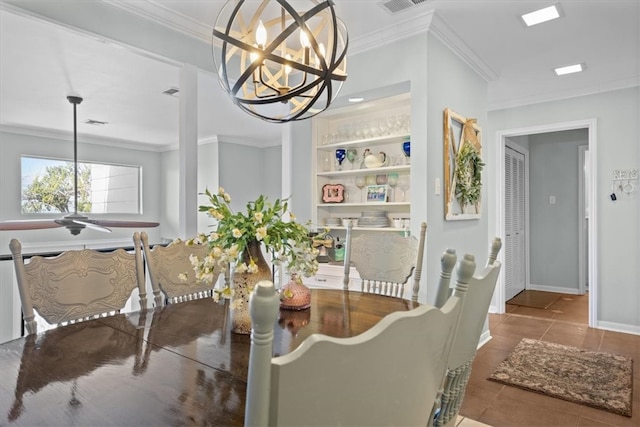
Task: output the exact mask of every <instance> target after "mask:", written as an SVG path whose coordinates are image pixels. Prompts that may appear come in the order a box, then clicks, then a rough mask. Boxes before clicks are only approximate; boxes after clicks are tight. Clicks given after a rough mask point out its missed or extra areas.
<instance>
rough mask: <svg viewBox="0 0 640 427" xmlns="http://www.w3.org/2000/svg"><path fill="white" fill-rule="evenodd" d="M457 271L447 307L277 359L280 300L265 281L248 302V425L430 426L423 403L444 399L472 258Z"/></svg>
mask: <svg viewBox="0 0 640 427" xmlns="http://www.w3.org/2000/svg"><path fill="white" fill-rule="evenodd" d="M460 265H461V267H460V268H459V273H460V274H459V282H458V285H457V287H456V291H455V293H454V294H453V295H452V296H451V298H450V299H449V301H448V302H447V303H446V304H445V306H444V307H443V308H442V309H439V308H436V307H432V306H428V305H422V306H419V307H417V308H415V309H413V310H410V311H405V312H394V313H392V314H389V315H387V316H386V317H384V318H383V319H382V320H381V321H380V322H379V323H377V324H376V325H375V326H374V327H373V328H371V329H370V330H368V331H366V332H364V333H363V334H360V335H358V336H355V337H350V338H333V337H328V336H326V335H322V334H314V335H311V336H310V337H308V338H307V339H306V340H305V341H304V342H303V343H302V344H300V346H299V347H298V348H296V349H295V350H294V351H293V352H291V353H289V354H287V355H284V356H280V357H274V358H272V342H273V335H274V325H275V321H276V318H277V316H278V307H279V300H278V296H277V294H276V291H275V288H274V286H273V284H272V283H270V282H260V283H259V284H258V286H256V289H255V290H254V293H253V295H252V297H251V303H250V311H251V316H252V324H253V331H252V340H251V353H250V358H249V375H248V381H247V403H246V410H245V425H246V426H249V425H270V426H278V425H300V424H304V425H310V426H328V425H367V426H373V425H383V426H387V425H423V426H429V425H431V424H432V423H431V420H432V419H433V414H432V408H431V407H430V406H429V405H425V404H424V403H425V401H428V402H430V401H434V400H436V399H437V398H438V396H439V392H440V390H441V387H442V382H443V380H444V375H445V373H446V366H447V361H448V359H449V357H450V352H451V348H452V342H453V339H454V337H455V334H456V329H457V325H458V320H459V316H460V313H461V311H462V307H463V303H464V300H465V298H466V297H465V293H466V289H467V286H468V285H467V283H465V281H468V280H469V279H470V278H471V275H472V274H473V272H474V270H475V264H474V263H473V261H470V260H469V259H465V260H464V262H462V263H461V264H460ZM373 354H375V357H371V355H373ZM399 354H401V355H402V357H401V360H399V359H398V355H399ZM381 367H383V368H381ZM354 396H360V398H357V399H355V398H354Z"/></svg>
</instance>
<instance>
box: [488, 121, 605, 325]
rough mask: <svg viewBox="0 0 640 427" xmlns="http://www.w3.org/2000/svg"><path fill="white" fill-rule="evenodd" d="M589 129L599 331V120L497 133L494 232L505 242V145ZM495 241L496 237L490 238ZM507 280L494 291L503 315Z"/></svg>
mask: <svg viewBox="0 0 640 427" xmlns="http://www.w3.org/2000/svg"><path fill="white" fill-rule="evenodd" d="M584 128H587V129H588V134H589V138H588V140H589V152H590V153H591V154H590V164H589V170H590V176H589V189H590V193H589V198H590V200H593V201H594V203H592V205H591V206H590V212H589V218H590V221H589V232H588V234H589V237H588V239H589V326H590V327H592V328H595V327H597V324H598V312H597V307H598V235H597V224H598V205H597V203H596V200H597V198H596V194H595V191H596V188H597V186H596V183H597V178H598V168H597V160H598V141H597V120H596V119H595V118H593V119H585V120H576V121H572V122H561V123H551V124H546V125H538V126H531V127H525V128H518V129H506V130H501V131H498V132H496V142H497V144H496V157H495V159H494V162H495V163H494V164H495V165H496V180H497V182H496V199H495V200H496V205H495V212H496V214H495V229H496V234H497V235H498V237H500V238H502V239H503V240H504V238H505V231H504V195H505V187H504V156H505V141H506V139H507V138H508V137H512V136H522V135H532V134H538V133H546V132H557V131H563V130H573V129H584ZM491 237H493V236H491ZM498 258H499V259H500V261H501V262H502V263H503V264H504V253H503V252H500V253H499V254H498ZM504 286H505V284H504V278H503V276H502V275H500V276H499V277H498V283H497V284H496V291H495V298H494V300H495V304H494V305H492V306H491V308H492V310H493V311H492V312H495V313H499V314H502V313H504V312H505V289H504Z"/></svg>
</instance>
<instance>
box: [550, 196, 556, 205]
mask: <svg viewBox="0 0 640 427" xmlns="http://www.w3.org/2000/svg"><path fill="white" fill-rule="evenodd" d="M549 204H550V205H555V204H556V196H549Z"/></svg>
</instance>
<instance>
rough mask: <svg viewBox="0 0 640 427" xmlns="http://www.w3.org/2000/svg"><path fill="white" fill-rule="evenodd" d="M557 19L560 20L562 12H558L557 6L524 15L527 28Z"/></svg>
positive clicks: (523, 18)
mask: <svg viewBox="0 0 640 427" xmlns="http://www.w3.org/2000/svg"><path fill="white" fill-rule="evenodd" d="M556 18H560V12H558V8H557V7H556V6H555V5H553V6H549V7H545V8H544V9H539V10H536V11H533V12H531V13H526V14H524V15H522V20H523V21H524V23H525V24H526V25H527V27H530V26H532V25H536V24H541V23H543V22H547V21H551V20H553V19H556Z"/></svg>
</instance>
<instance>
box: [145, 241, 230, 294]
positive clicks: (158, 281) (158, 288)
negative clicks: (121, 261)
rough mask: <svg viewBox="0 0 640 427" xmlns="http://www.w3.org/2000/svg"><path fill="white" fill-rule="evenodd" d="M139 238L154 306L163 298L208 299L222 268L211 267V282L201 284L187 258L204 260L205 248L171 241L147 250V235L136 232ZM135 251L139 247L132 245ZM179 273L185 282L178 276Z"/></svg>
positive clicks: (206, 246)
mask: <svg viewBox="0 0 640 427" xmlns="http://www.w3.org/2000/svg"><path fill="white" fill-rule="evenodd" d="M140 239H141V241H142V245H141V247H142V251H143V252H144V258H145V260H146V264H147V271H148V272H149V279H150V281H151V288H152V289H153V298H154V303H155V305H156V306H160V305H162V300H163V295H164V299H165V300H166V301H167V302H169V303H176V302H182V301H188V300H193V299H197V298H203V297H210V296H211V294H212V291H213V289H214V287H215V286H216V283H217V281H218V278H219V276H220V274H222V273H223V270H224V269H223V268H221V267H219V266H215V267H214V269H213V272H212V276H213V278H212V281H211V282H209V281H201V280H197V279H196V274H195V272H194V270H193V265H192V264H191V261H190V257H191V256H197V257H198V258H199V259H201V260H202V259H203V258H204V257H206V256H207V255H208V253H209V246H208V245H206V244H193V245H190V246H187V245H186V244H185V242H183V241H175V242H172V243H170V244H169V245H168V246H162V245H155V246H154V247H153V248H150V247H149V237H148V236H147V233H145V232H142V233H140ZM134 240H135V237H134ZM136 248H140V245H136ZM183 274H184V275H185V276H186V279H185V278H184V277H183V276H182V275H183Z"/></svg>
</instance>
